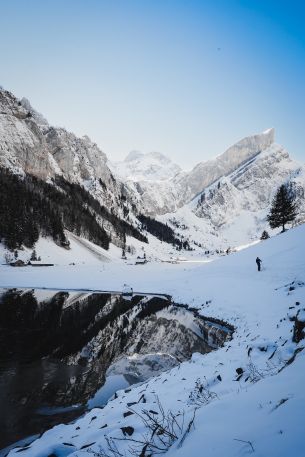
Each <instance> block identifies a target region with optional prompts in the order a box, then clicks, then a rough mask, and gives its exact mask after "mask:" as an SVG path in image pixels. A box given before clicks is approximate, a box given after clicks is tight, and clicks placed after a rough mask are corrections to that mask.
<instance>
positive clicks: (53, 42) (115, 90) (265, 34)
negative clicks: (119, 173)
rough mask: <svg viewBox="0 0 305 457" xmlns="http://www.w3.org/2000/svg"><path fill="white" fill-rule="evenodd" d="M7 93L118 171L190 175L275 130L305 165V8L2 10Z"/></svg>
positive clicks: (54, 4) (256, 3) (264, 4)
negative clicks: (161, 164) (159, 164)
mask: <svg viewBox="0 0 305 457" xmlns="http://www.w3.org/2000/svg"><path fill="white" fill-rule="evenodd" d="M0 7H1V8H0V12H1V29H0V50H1V73H0V85H2V86H3V87H4V88H5V89H7V90H10V91H12V92H13V93H14V94H15V95H16V96H18V97H20V98H21V97H26V98H28V99H29V100H30V102H31V104H32V105H33V107H34V108H35V109H37V110H38V111H39V112H41V113H42V114H43V115H44V116H45V117H46V118H47V119H48V121H49V122H50V124H52V125H59V126H63V127H66V128H67V129H68V130H70V131H73V132H74V133H76V134H77V135H80V136H81V135H85V134H86V135H88V136H89V137H90V138H91V139H92V140H93V141H95V142H96V143H97V144H98V145H99V147H100V148H101V149H102V150H103V151H104V152H105V153H106V154H107V156H108V158H109V159H110V160H122V159H123V158H124V157H125V156H126V155H127V154H128V153H129V151H130V150H140V151H142V152H144V153H146V152H150V151H159V152H162V153H164V154H165V155H168V156H169V157H170V158H171V159H172V160H173V161H175V162H177V163H178V164H179V165H181V166H182V167H183V168H191V167H192V166H193V165H195V164H196V163H198V162H199V161H202V160H207V159H209V158H212V157H214V156H216V155H218V154H220V153H222V152H223V151H224V150H225V149H226V148H227V147H229V146H230V145H232V144H233V143H235V142H236V141H238V140H239V139H241V138H243V137H245V136H248V135H250V134H254V133H259V132H262V131H264V130H266V129H267V128H270V127H274V128H275V129H276V142H278V143H280V144H282V145H283V146H284V147H285V148H286V149H287V150H288V152H289V153H290V154H291V156H292V157H294V158H296V159H298V160H300V161H303V162H304V161H305V129H304V126H305V112H304V109H305V85H304V81H305V28H304V26H303V24H304V22H305V21H304V19H305V5H304V6H303V5H302V4H301V2H300V1H296V0H292V1H290V2H288V1H282V0H278V1H275V0H268V1H267V0H265V1H263V0H252V1H250V0H227V1H226V0H214V1H212V0H206V1H196V0H189V1H187V2H185V1H180V0H176V1H172V0H154V1H144V2H143V1H138V0H125V1H116V2H111V1H103V0H100V1H99V0H87V1H86V2H85V1H81V0H73V1H72V0H65V1H59V0H53V1H44V2H39V1H38V0H28V1H27V2H24V1H22V0H10V1H4V0H0Z"/></svg>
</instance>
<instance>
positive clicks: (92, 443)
mask: <svg viewBox="0 0 305 457" xmlns="http://www.w3.org/2000/svg"><path fill="white" fill-rule="evenodd" d="M257 256H259V257H260V258H261V259H262V260H263V271H262V272H260V273H258V272H257V271H256V265H255V258H256V257H257ZM304 282H305V226H300V227H298V228H295V229H293V230H290V231H289V232H287V233H285V234H282V235H278V236H276V237H274V238H272V239H270V240H267V241H264V242H262V243H260V244H258V245H256V246H253V247H250V248H248V249H246V250H243V251H241V252H239V253H236V254H231V255H229V256H227V257H223V258H219V259H216V260H215V261H213V262H210V263H206V264H191V263H190V264H183V263H182V264H177V265H170V264H165V263H157V262H156V263H148V264H147V265H125V264H122V263H119V262H109V263H102V262H100V263H96V264H95V265H92V266H88V265H87V266H77V265H75V266H73V265H70V266H58V267H50V268H31V267H25V268H15V269H13V268H11V267H7V266H1V267H0V287H33V288H34V287H46V288H48V287H49V288H55V289H98V290H121V289H122V285H123V283H128V284H129V285H131V286H132V287H133V289H134V290H136V291H141V292H155V293H166V294H170V295H172V297H173V300H174V301H175V302H177V303H185V304H188V305H190V306H194V307H196V308H198V309H199V310H200V313H201V314H203V315H204V316H208V317H214V318H219V319H222V320H224V321H226V322H228V323H230V324H232V325H233V326H234V327H235V333H234V335H233V339H232V341H230V342H227V343H226V344H225V346H224V347H223V348H221V349H219V350H217V351H215V352H211V353H209V354H207V355H200V354H194V355H193V357H192V360H190V361H189V362H183V363H182V364H181V365H179V366H178V367H176V368H174V369H172V370H171V371H168V372H165V373H163V374H161V375H159V376H158V377H156V378H152V379H151V380H150V381H148V382H145V383H144V384H141V385H139V386H135V387H134V388H132V389H130V391H129V389H128V391H126V392H125V391H120V392H118V395H117V398H116V399H113V400H111V401H109V402H108V404H107V405H106V406H105V408H104V409H93V410H92V411H90V412H89V413H88V414H86V415H85V416H84V417H82V418H80V419H79V420H78V421H77V422H76V423H73V424H69V425H59V426H57V427H55V428H53V429H52V430H49V431H48V432H46V433H44V435H43V436H42V437H41V438H40V439H38V440H36V441H35V442H33V443H32V444H31V445H30V446H29V447H28V448H25V449H23V450H22V455H23V456H25V457H27V456H30V457H38V456H39V457H47V456H50V455H52V456H57V457H59V456H66V455H70V456H72V455H73V456H79V457H81V456H82V457H85V456H88V457H89V456H90V455H100V456H102V455H109V456H113V455H115V454H112V453H111V451H110V450H109V438H113V439H114V440H110V443H112V446H115V447H116V448H117V449H118V452H120V453H119V454H117V455H123V456H126V457H127V456H129V455H140V453H141V449H142V448H143V445H141V444H140V443H135V442H132V441H130V440H135V441H140V442H141V441H142V439H143V438H142V437H143V434H144V433H145V428H144V425H143V421H142V420H141V417H140V416H141V415H143V410H145V411H148V412H149V411H151V413H150V415H153V417H160V416H161V411H160V407H159V406H158V401H159V402H160V404H161V405H162V408H163V409H164V411H165V412H167V411H169V410H170V411H172V412H173V413H174V414H175V415H177V414H179V412H180V413H182V412H184V427H183V431H181V432H179V431H177V430H176V433H175V434H176V435H177V440H174V439H173V444H172V446H171V448H170V449H169V451H168V455H175V456H177V457H178V456H185V457H190V456H192V457H193V456H194V457H197V456H200V455H204V456H207V457H223V456H226V457H231V456H232V457H233V456H245V455H249V454H253V455H255V456H260V457H281V456H283V457H284V456H294V457H303V456H304V455H305V444H304V433H305V358H304V357H305V350H304V351H303V350H302V349H303V347H304V346H305V340H304V339H301V340H300V341H299V342H298V343H295V342H293V340H292V338H293V328H294V319H295V317H296V316H297V319H298V322H299V323H300V326H301V327H302V325H303V324H302V322H304V321H305V311H304V309H305V287H304ZM236 370H238V371H236ZM198 379H200V384H201V385H202V386H203V388H201V389H197V390H196V388H195V386H196V380H198ZM195 410H196V413H195V419H194V424H193V426H192V427H190V431H189V433H187V434H186V435H185V436H184V431H185V429H186V428H187V425H188V424H189V422H190V421H191V420H192V418H193V415H194V411H195ZM127 412H129V414H126V413H127ZM156 413H158V414H156ZM181 419H182V415H181V416H179V415H178V416H177V419H176V420H177V422H178V424H180V423H181V422H180V421H181ZM183 436H184V438H185V439H184V440H181V439H182V437H183ZM107 438H108V444H107ZM154 439H155V440H158V439H159V438H154ZM182 441H183V442H182ZM154 444H155V445H156V444H158V446H160V441H159V442H156V441H154ZM102 448H103V449H104V451H105V454H103V453H102V450H101V449H102ZM132 449H133V450H135V449H136V451H135V453H133V454H132ZM20 451H21V449H16V450H13V451H11V452H10V454H9V455H10V456H12V455H15V454H16V455H18V454H17V452H20ZM94 452H95V453H96V454H94ZM142 455H143V456H144V455H147V454H142Z"/></svg>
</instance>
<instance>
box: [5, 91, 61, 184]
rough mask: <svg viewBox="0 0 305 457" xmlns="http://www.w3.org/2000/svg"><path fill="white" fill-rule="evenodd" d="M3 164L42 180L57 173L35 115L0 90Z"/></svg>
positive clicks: (10, 95) (11, 96)
mask: <svg viewBox="0 0 305 457" xmlns="http://www.w3.org/2000/svg"><path fill="white" fill-rule="evenodd" d="M0 165H2V166H4V167H7V168H10V169H12V170H13V171H15V172H17V173H22V172H23V171H25V172H26V173H31V174H34V175H35V176H37V177H39V178H41V179H46V178H47V177H48V176H52V175H53V173H54V171H53V170H52V167H51V165H50V162H49V158H48V146H47V144H46V141H45V137H44V135H43V133H42V131H41V130H40V129H39V127H38V125H37V124H36V122H35V120H34V119H33V117H32V114H31V112H30V111H28V110H27V109H26V108H24V106H22V104H21V102H18V100H17V99H16V98H15V97H14V96H13V95H12V94H10V93H9V92H6V91H0Z"/></svg>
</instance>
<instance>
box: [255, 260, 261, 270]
mask: <svg viewBox="0 0 305 457" xmlns="http://www.w3.org/2000/svg"><path fill="white" fill-rule="evenodd" d="M255 262H256V265H257V269H258V271H261V263H262V261H261V259H260V258H259V257H256V260H255Z"/></svg>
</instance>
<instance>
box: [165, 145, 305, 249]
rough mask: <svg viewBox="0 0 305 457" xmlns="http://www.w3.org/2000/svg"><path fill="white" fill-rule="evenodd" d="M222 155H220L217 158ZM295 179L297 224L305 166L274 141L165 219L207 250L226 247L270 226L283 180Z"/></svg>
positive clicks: (302, 214) (304, 214)
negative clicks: (273, 202) (277, 194)
mask: <svg viewBox="0 0 305 457" xmlns="http://www.w3.org/2000/svg"><path fill="white" fill-rule="evenodd" d="M216 160H217V159H216ZM285 183H287V184H288V183H290V184H291V186H292V189H293V192H294V193H295V196H296V201H297V203H298V213H299V214H298V217H297V220H296V223H302V222H304V221H305V199H304V189H305V168H304V166H302V165H301V164H299V163H298V162H296V161H294V160H292V159H291V158H290V157H289V154H288V152H287V151H286V150H285V149H284V148H283V147H282V146H280V145H277V144H276V143H272V144H271V145H270V146H269V147H267V148H266V149H264V151H262V152H260V153H259V154H255V155H254V157H251V156H250V158H249V160H247V161H246V162H244V163H243V164H242V165H240V166H239V167H237V168H236V169H235V170H234V171H233V172H232V173H230V174H228V175H224V176H222V177H221V178H219V179H218V180H217V181H214V182H213V184H211V185H209V186H206V187H205V188H204V189H203V191H202V192H201V193H200V194H199V195H197V196H196V197H195V198H194V199H193V200H192V201H191V202H190V203H189V204H187V205H185V206H183V207H182V208H181V209H179V210H178V211H176V212H175V213H171V214H166V215H164V216H163V217H162V218H161V220H163V222H165V221H166V222H167V223H168V224H169V225H170V226H173V227H175V228H176V229H177V228H179V229H180V230H182V232H183V233H184V238H185V239H188V240H193V241H194V242H195V245H197V246H198V245H199V246H202V247H203V248H204V249H206V250H213V249H217V250H227V249H228V248H232V247H234V246H240V245H242V244H247V243H249V242H251V241H254V240H257V239H259V237H260V236H261V233H262V231H263V230H267V231H270V228H269V224H268V222H267V219H266V216H267V214H268V212H269V210H270V205H271V202H272V199H273V197H274V195H275V193H276V191H277V189H278V188H279V187H280V185H282V184H285Z"/></svg>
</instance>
